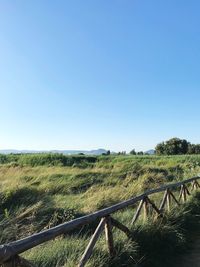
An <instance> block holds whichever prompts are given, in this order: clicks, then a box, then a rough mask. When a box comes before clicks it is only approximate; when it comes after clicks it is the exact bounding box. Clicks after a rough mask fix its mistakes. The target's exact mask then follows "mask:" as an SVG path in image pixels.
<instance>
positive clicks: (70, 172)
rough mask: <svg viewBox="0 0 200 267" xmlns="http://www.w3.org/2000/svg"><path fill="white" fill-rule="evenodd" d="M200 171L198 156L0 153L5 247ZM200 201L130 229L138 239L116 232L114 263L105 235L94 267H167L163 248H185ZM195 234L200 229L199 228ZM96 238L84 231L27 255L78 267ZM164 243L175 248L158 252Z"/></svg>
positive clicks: (126, 216)
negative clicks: (90, 240) (190, 219)
mask: <svg viewBox="0 0 200 267" xmlns="http://www.w3.org/2000/svg"><path fill="white" fill-rule="evenodd" d="M198 173H200V156H162V157H160V156H99V157H86V156H63V155H59V154H54V155H51V154H40V155H9V156H4V155H1V156H0V182H1V193H0V214H1V215H0V230H1V234H0V241H1V243H4V242H8V241H13V240H16V239H19V238H22V237H25V236H27V235H30V234H32V233H35V232H38V231H41V230H43V229H47V228H49V227H52V226H54V225H57V224H59V223H62V222H64V221H68V220H71V219H74V218H76V217H79V216H82V215H85V214H87V213H90V212H92V211H95V210H98V209H101V208H103V207H106V206H109V205H111V204H114V203H116V202H119V201H121V200H125V199H128V198H130V197H133V196H135V195H137V194H139V193H140V192H143V191H145V190H147V189H150V188H155V187H158V186H160V185H162V184H166V183H170V182H175V181H180V180H183V179H186V178H190V177H192V176H195V175H197V174H198ZM198 201H199V195H197V196H194V197H193V199H192V201H190V202H189V203H188V204H187V205H186V206H184V207H183V208H182V209H183V210H182V212H181V213H176V214H174V213H173V211H172V213H171V214H169V215H168V216H169V220H168V221H169V223H164V224H163V223H161V222H160V221H158V222H156V224H157V225H156V226H157V227H155V222H153V221H152V222H151V220H149V221H148V222H147V223H145V224H143V223H141V222H140V221H139V222H138V224H137V225H136V226H135V227H134V228H133V229H132V231H133V233H134V239H133V240H126V237H124V236H123V234H122V233H120V232H118V231H115V232H114V235H115V241H116V248H117V251H118V253H117V255H118V256H117V257H116V258H114V259H113V260H112V261H110V260H109V258H108V255H107V248H106V245H105V240H104V239H105V238H104V236H102V237H101V239H100V241H99V242H98V244H97V247H96V249H95V253H94V255H93V257H92V258H91V260H90V261H89V263H88V266H138V265H137V264H140V265H141V266H151V267H154V266H155V267H157V266H161V265H159V264H160V262H161V261H162V260H163V259H162V256H163V255H164V254H165V253H164V251H165V249H167V250H170V249H171V250H172V251H171V252H172V253H173V252H174V247H173V245H172V244H175V246H176V247H177V249H179V248H181V247H184V246H185V240H186V235H185V233H184V231H185V230H184V229H187V227H188V225H190V224H189V223H188V221H189V220H188V214H192V215H194V218H193V222H196V217H195V212H197V211H198V212H199V210H198V208H197V207H198V204H199V202H198ZM115 216H116V217H120V221H124V222H125V223H126V224H127V223H128V222H129V223H130V221H131V217H132V216H133V212H130V209H128V210H126V211H124V212H118V213H117V214H116V215H115ZM175 219H177V220H178V219H179V221H180V224H179V225H175V224H174V220H175ZM153 226H154V227H153ZM93 227H94V226H92V229H93ZM192 228H195V223H194V224H192ZM90 236H91V230H90V229H89V228H88V229H82V230H80V229H79V230H78V231H77V232H74V233H72V234H70V235H69V236H67V238H64V237H59V238H57V239H56V240H55V241H51V242H48V243H46V244H45V245H42V246H40V247H38V248H35V249H32V250H31V251H29V252H26V253H25V256H26V257H27V258H29V259H31V260H33V261H34V262H35V263H36V264H37V266H57V267H61V266H65V265H66V264H67V265H66V266H76V264H77V255H78V256H79V258H80V255H81V254H82V253H83V251H84V249H85V247H86V246H87V243H88V240H89V238H90ZM152 237H155V238H153V239H152ZM147 239H148V240H151V241H152V242H154V243H155V244H154V248H156V249H157V252H158V253H159V255H160V258H159V257H157V258H158V259H157V262H156V260H155V257H154V255H153V253H152V249H151V247H148V245H147V243H148V242H147ZM161 241H162V242H161ZM164 241H165V244H166V242H167V243H168V244H169V245H168V246H166V247H162V246H160V244H163V242H164ZM160 242H161V243H160ZM170 245H171V246H172V248H171V247H170ZM41 248H42V249H41ZM162 249H163V251H161V250H162ZM159 251H160V252H159ZM166 262H167V259H166ZM152 264H153V265H152ZM162 266H164V265H162ZM166 266H167V265H166Z"/></svg>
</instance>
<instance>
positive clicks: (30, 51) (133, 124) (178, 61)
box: [0, 0, 200, 151]
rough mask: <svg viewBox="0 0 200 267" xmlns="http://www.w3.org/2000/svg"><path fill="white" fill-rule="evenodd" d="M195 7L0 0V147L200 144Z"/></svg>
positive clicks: (134, 0)
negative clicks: (180, 141)
mask: <svg viewBox="0 0 200 267" xmlns="http://www.w3.org/2000/svg"><path fill="white" fill-rule="evenodd" d="M199 10H200V2H199V1H197V0H191V1H183V0H176V1H174V0H168V1H158V0H157V1H156V0H151V1H149V0H143V1H140V0H125V1H122V0H115V1H114V0H110V1H106V0H101V1H98V0H97V1H94V0H85V1H82V0H79V1H78V0H74V1H68V0H63V1H62V0H59V1H51V0H48V1H47V0H46V1H45V0H42V1H41V0H34V1H26V0H17V1H14V0H13V1H7V0H0V149H5V148H16V149H25V148H26V149H93V148H100V147H103V148H106V149H111V150H115V151H120V150H127V151H129V150H130V149H132V148H135V149H136V150H146V149H149V148H153V147H154V146H155V145H156V144H157V143H158V142H160V141H162V140H166V139H168V138H170V137H174V136H178V137H180V138H186V139H188V140H190V141H191V142H194V143H200V136H199V133H200V123H199V117H200V105H199V99H200V75H199V70H200V17H199Z"/></svg>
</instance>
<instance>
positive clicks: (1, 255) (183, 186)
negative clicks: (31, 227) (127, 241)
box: [0, 177, 200, 267]
mask: <svg viewBox="0 0 200 267" xmlns="http://www.w3.org/2000/svg"><path fill="white" fill-rule="evenodd" d="M198 179H200V177H193V178H190V179H188V180H184V181H181V182H178V183H173V184H168V185H164V186H161V187H160V188H156V189H152V190H148V191H146V192H145V193H143V194H141V195H139V196H136V197H134V198H131V199H129V200H126V201H123V202H120V203H118V204H115V205H113V206H110V207H108V208H105V209H102V210H99V211H96V212H94V213H92V214H89V215H86V216H83V217H80V218H77V219H75V220H72V221H69V222H66V223H63V224H60V225H58V226H56V227H52V228H50V229H48V230H45V231H42V232H40V233H37V234H34V235H32V236H29V237H26V238H24V239H21V240H17V241H14V242H11V243H8V244H4V245H1V246H0V265H1V266H3V267H11V266H12V267H16V266H22V267H31V266H34V264H33V263H31V262H28V261H27V260H25V259H24V258H22V257H20V256H19V254H21V253H22V252H24V251H27V250H29V249H31V248H33V247H36V246H38V245H40V244H42V243H44V242H46V241H49V240H52V239H54V238H55V237H57V236H59V235H62V234H65V233H67V232H70V231H72V230H74V229H76V228H78V227H80V226H83V225H86V224H90V223H92V222H94V221H96V220H100V222H99V224H98V226H97V228H96V230H95V232H94V234H93V235H92V238H91V240H90V242H89V244H88V246H87V248H86V250H85V252H84V254H83V255H82V257H81V259H80V262H79V264H78V267H83V266H85V264H86V263H87V261H88V259H89V258H90V256H91V254H92V251H93V248H94V246H95V244H96V242H97V240H98V238H99V236H100V234H101V233H102V232H103V230H105V235H106V242H107V244H108V251H109V254H110V256H111V257H113V256H114V255H115V247H114V240H113V234H112V228H113V227H116V228H118V229H119V230H121V231H122V232H124V233H125V234H126V235H127V236H128V237H129V238H131V237H132V233H131V231H130V230H129V228H128V227H127V226H125V225H124V224H122V223H120V222H119V221H117V220H115V219H114V218H112V217H111V214H113V213H115V212H117V211H119V210H123V209H125V208H127V207H130V206H133V205H134V204H136V203H138V202H139V205H138V208H137V210H136V212H135V214H134V216H133V219H132V222H131V223H132V224H134V223H135V222H136V221H137V219H138V218H139V216H140V213H141V210H142V209H143V210H144V213H143V214H144V215H143V216H144V219H146V218H147V216H148V212H149V207H151V208H152V210H154V211H155V213H156V214H157V216H158V217H163V216H164V211H165V208H166V207H167V210H168V211H169V210H170V206H171V202H172V201H174V202H175V204H176V205H180V204H181V203H184V202H185V201H186V200H187V196H189V195H190V193H191V192H192V191H194V190H196V189H198V188H200V185H199V183H198ZM179 189H180V193H179V196H178V197H176V196H175V194H174V192H175V191H174V190H176V191H177V190H179ZM160 192H164V195H163V198H162V201H161V203H160V205H159V206H158V205H156V204H155V203H154V202H153V201H152V200H151V199H150V196H151V195H153V194H156V193H160Z"/></svg>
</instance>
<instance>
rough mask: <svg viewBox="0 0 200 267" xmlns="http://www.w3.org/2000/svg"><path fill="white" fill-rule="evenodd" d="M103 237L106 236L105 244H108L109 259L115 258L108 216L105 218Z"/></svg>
mask: <svg viewBox="0 0 200 267" xmlns="http://www.w3.org/2000/svg"><path fill="white" fill-rule="evenodd" d="M105 235H106V242H107V244H108V252H109V254H110V256H111V257H114V256H115V250H114V241H113V233H112V223H111V219H110V216H107V217H106V218H105Z"/></svg>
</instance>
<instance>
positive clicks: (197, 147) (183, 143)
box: [155, 138, 200, 155]
mask: <svg viewBox="0 0 200 267" xmlns="http://www.w3.org/2000/svg"><path fill="white" fill-rule="evenodd" d="M155 151H156V154H157V155H186V154H189V155H192V154H200V144H191V143H190V142H188V141H187V140H185V139H180V138H171V139H169V140H168V141H165V142H162V143H159V144H158V145H157V146H156V148H155Z"/></svg>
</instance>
